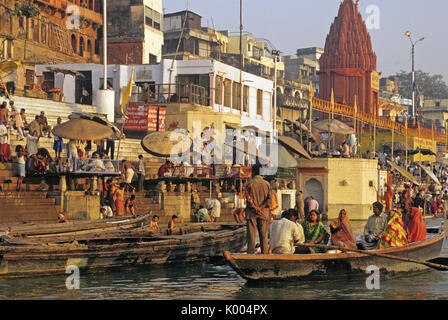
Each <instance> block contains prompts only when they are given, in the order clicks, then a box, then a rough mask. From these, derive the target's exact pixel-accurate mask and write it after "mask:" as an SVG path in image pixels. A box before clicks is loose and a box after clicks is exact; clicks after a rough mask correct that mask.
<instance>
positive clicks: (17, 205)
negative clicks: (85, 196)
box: [0, 192, 60, 225]
mask: <svg viewBox="0 0 448 320" xmlns="http://www.w3.org/2000/svg"><path fill="white" fill-rule="evenodd" d="M59 213H60V211H59V206H57V205H56V203H55V200H54V199H49V198H47V193H46V192H2V193H1V192H0V224H1V225H5V224H16V223H24V222H26V223H31V222H34V223H55V222H57V219H58V214H59Z"/></svg>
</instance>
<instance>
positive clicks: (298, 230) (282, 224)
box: [269, 210, 305, 254]
mask: <svg viewBox="0 0 448 320" xmlns="http://www.w3.org/2000/svg"><path fill="white" fill-rule="evenodd" d="M269 236H270V239H269V240H270V244H271V249H272V253H274V254H294V252H295V247H294V244H295V243H304V242H305V235H304V234H303V228H302V226H301V225H298V224H296V223H295V216H294V210H287V211H285V212H283V214H282V218H281V219H280V220H275V221H274V222H273V223H272V224H271V225H270V226H269Z"/></svg>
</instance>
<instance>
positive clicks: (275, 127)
mask: <svg viewBox="0 0 448 320" xmlns="http://www.w3.org/2000/svg"><path fill="white" fill-rule="evenodd" d="M272 55H273V56H274V134H273V136H274V135H275V131H276V130H277V108H278V107H277V62H278V57H279V56H280V51H279V50H272Z"/></svg>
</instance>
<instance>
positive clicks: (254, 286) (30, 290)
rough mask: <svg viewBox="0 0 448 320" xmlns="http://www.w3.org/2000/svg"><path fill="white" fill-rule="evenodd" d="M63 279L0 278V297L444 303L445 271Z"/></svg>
mask: <svg viewBox="0 0 448 320" xmlns="http://www.w3.org/2000/svg"><path fill="white" fill-rule="evenodd" d="M66 276H67V275H65V274H64V275H58V276H47V277H35V278H16V279H1V280H0V299H42V300H45V299H51V300H53V299H82V300H88V299H92V300H94V299H120V300H134V299H135V300H136V299H138V300H142V299H155V300H261V299H266V300H307V299H322V300H323V299H326V300H327V299H358V300H360V299H448V273H447V272H438V271H429V272H427V273H424V274H421V275H417V276H413V277H407V278H397V279H393V280H384V281H381V282H380V290H368V289H367V288H366V285H365V280H363V279H358V280H348V281H339V280H338V281H336V280H332V281H313V282H278V283H247V282H246V281H245V280H243V279H242V278H241V277H239V276H238V275H237V274H236V273H235V272H234V271H233V270H232V269H231V268H230V267H228V266H225V265H210V264H207V263H192V264H188V265H176V266H174V265H173V266H165V267H162V266H157V267H151V268H146V269H136V270H135V269H134V270H121V271H112V272H104V273H95V274H84V275H83V274H81V280H80V289H79V290H68V289H66V286H65V280H66ZM366 278H367V275H366Z"/></svg>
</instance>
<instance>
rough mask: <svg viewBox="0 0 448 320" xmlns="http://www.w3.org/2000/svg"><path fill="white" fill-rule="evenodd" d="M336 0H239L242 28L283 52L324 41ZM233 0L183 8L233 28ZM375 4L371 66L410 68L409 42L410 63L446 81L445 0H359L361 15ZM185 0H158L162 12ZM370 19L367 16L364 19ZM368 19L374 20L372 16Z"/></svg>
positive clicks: (386, 70)
mask: <svg viewBox="0 0 448 320" xmlns="http://www.w3.org/2000/svg"><path fill="white" fill-rule="evenodd" d="M341 2H342V0H243V26H244V31H248V32H251V33H252V34H253V35H254V37H256V38H266V39H269V40H270V41H271V42H272V43H273V44H274V45H275V46H276V48H277V49H278V50H280V51H282V53H283V54H285V55H289V54H295V52H296V49H298V48H304V47H313V46H317V47H322V48H323V47H324V45H325V38H326V36H327V34H328V32H329V30H330V25H331V23H332V22H333V20H334V18H335V16H336V15H337V12H338V8H339V5H340V3H341ZM239 4H240V1H239V0H189V10H191V11H193V12H195V13H197V14H199V15H201V16H202V25H203V26H208V27H211V28H215V29H217V30H229V31H231V32H238V31H239ZM371 5H374V6H376V7H377V8H378V9H379V29H370V30H369V32H370V35H371V37H372V42H373V49H374V51H375V53H376V54H377V56H378V65H377V69H378V71H379V72H382V73H383V76H388V75H391V74H394V73H396V72H398V71H400V70H409V71H410V70H411V43H410V41H409V39H408V38H407V37H406V36H405V35H404V33H405V31H407V30H409V31H411V32H412V34H413V39H414V41H416V40H418V39H420V38H421V37H426V40H425V41H423V42H421V43H418V44H417V45H416V47H415V50H416V52H415V68H416V70H418V69H421V70H423V71H425V72H430V73H431V74H436V73H437V74H442V75H443V76H444V80H445V81H446V82H448V61H447V58H448V54H447V53H448V41H447V40H448V39H447V38H448V37H447V32H448V17H447V14H448V1H447V0H426V1H425V0H360V2H359V10H360V11H361V14H362V16H363V19H364V20H369V19H370V17H372V14H367V13H366V9H367V7H368V6H371ZM186 6H187V0H163V7H164V9H165V13H172V12H176V11H181V10H185V9H186ZM369 21H370V20H369ZM372 22H374V20H372Z"/></svg>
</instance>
